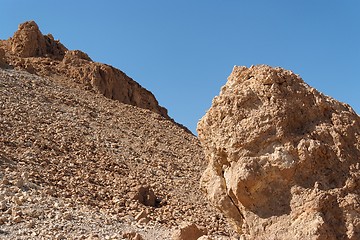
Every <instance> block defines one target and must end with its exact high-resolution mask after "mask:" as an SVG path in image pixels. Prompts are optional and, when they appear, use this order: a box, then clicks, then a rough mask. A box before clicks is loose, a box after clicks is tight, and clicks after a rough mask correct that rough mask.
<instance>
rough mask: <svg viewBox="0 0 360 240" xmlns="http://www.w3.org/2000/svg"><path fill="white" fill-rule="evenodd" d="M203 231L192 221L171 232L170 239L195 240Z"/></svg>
mask: <svg viewBox="0 0 360 240" xmlns="http://www.w3.org/2000/svg"><path fill="white" fill-rule="evenodd" d="M204 234H205V233H204V232H203V231H202V230H200V229H199V228H198V227H197V226H196V224H194V223H184V224H183V225H182V226H180V228H179V229H177V230H175V231H174V233H173V234H172V238H171V239H172V240H197V239H198V238H199V237H201V236H203V235H204Z"/></svg>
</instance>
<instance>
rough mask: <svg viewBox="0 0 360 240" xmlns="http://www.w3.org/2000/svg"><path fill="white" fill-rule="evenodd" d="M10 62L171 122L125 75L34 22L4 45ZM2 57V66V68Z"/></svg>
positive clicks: (146, 94) (12, 64) (31, 71)
mask: <svg viewBox="0 0 360 240" xmlns="http://www.w3.org/2000/svg"><path fill="white" fill-rule="evenodd" d="M1 49H4V50H6V54H5V56H4V61H5V60H6V61H7V62H8V63H9V64H10V65H11V66H13V67H15V68H16V69H22V70H26V71H28V72H29V73H34V74H37V75H40V76H47V77H51V78H54V79H57V80H59V79H60V80H61V81H70V82H76V83H80V86H83V88H84V89H87V90H92V91H95V92H98V93H100V94H103V95H104V96H105V97H107V98H110V99H114V100H118V101H120V102H122V103H126V104H130V105H134V106H137V107H140V108H144V109H149V110H151V111H153V112H156V113H158V114H160V115H161V116H163V117H165V118H167V119H170V117H169V116H168V114H167V110H166V109H165V108H163V107H161V106H160V105H159V103H158V101H157V100H156V98H155V96H154V95H153V94H152V93H151V92H150V91H148V90H146V89H145V88H143V87H142V86H140V84H138V83H137V82H136V81H134V80H133V79H131V78H130V77H128V76H127V75H126V74H125V73H124V72H122V71H120V70H118V69H116V68H114V67H112V66H109V65H106V64H101V63H97V62H93V61H92V59H91V58H90V57H89V56H88V55H87V54H86V53H84V52H82V51H79V50H75V51H69V50H68V49H67V48H66V47H65V46H64V45H63V44H61V43H60V41H58V40H54V37H53V36H52V35H51V34H48V35H43V34H42V33H41V31H40V29H39V27H38V25H37V24H36V23H35V22H34V21H28V22H25V23H23V24H20V25H19V28H18V30H17V31H16V32H15V34H14V36H13V37H12V38H10V39H8V40H6V41H1V42H0V51H1ZM1 62H2V60H1V53H0V64H1Z"/></svg>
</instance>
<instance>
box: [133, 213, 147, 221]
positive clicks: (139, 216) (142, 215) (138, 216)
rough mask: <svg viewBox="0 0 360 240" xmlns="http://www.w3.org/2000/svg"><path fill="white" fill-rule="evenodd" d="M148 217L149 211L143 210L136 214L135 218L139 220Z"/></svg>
mask: <svg viewBox="0 0 360 240" xmlns="http://www.w3.org/2000/svg"><path fill="white" fill-rule="evenodd" d="M146 217H147V213H146V210H142V211H141V212H140V213H139V214H138V215H136V216H135V220H136V221H139V220H140V219H142V218H146Z"/></svg>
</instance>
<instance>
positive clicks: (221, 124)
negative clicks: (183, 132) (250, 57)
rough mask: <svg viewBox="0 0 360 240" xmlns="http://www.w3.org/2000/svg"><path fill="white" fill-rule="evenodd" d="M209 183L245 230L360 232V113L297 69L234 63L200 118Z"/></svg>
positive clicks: (332, 235)
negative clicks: (308, 81)
mask: <svg viewBox="0 0 360 240" xmlns="http://www.w3.org/2000/svg"><path fill="white" fill-rule="evenodd" d="M197 130H198V133H199V139H200V141H201V144H202V145H203V147H204V150H205V154H206V158H207V159H208V161H209V164H208V167H207V170H206V171H205V173H204V174H203V176H202V180H201V181H202V186H203V188H204V190H205V192H206V193H207V195H208V197H209V199H210V200H211V201H212V203H213V204H214V205H215V206H217V207H218V208H219V209H221V210H222V211H223V213H224V214H225V215H226V216H227V217H228V219H229V220H230V221H231V222H232V223H233V225H234V227H235V228H236V229H237V231H238V232H239V233H240V234H242V237H243V238H245V239H360V221H359V219H360V207H359V206H360V190H359V189H360V118H359V116H358V115H357V114H356V113H355V112H354V111H353V110H352V109H351V107H350V106H348V105H346V104H343V103H340V102H338V101H336V100H334V99H332V98H330V97H327V96H324V95H323V94H321V93H319V92H318V91H316V90H315V89H314V88H311V87H310V86H308V85H307V84H306V83H305V82H304V81H303V80H302V79H301V78H300V77H299V76H297V75H295V74H294V73H292V72H291V71H287V70H284V69H281V68H271V67H269V66H264V65H261V66H252V67H250V68H246V67H234V69H233V72H232V73H231V75H230V77H229V78H228V82H227V83H226V85H225V86H224V87H222V89H221V92H220V95H219V96H217V97H215V98H214V100H213V103H212V106H211V108H210V109H209V111H208V112H207V113H206V115H205V116H204V117H203V118H202V119H201V121H200V122H199V124H198V129H197Z"/></svg>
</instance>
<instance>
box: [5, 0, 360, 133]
mask: <svg viewBox="0 0 360 240" xmlns="http://www.w3.org/2000/svg"><path fill="white" fill-rule="evenodd" d="M359 13H360V1H359V0H302V1H289V0H273V1H270V0H253V1H241V0H237V1H236V0H192V1H190V0H182V1H175V0H174V1H171V0H161V1H157V0H152V1H148V0H143V1H138V0H127V1H125V0H113V1H106V0H103V1H93V0H88V1H81V0H65V1H49V0H46V1H45V0H37V1H28V0H21V1H20V0H0V24H1V31H0V38H1V39H7V38H8V37H10V36H12V34H13V33H14V32H15V31H16V29H17V26H18V24H19V23H21V22H24V21H26V20H35V21H36V22H37V23H38V25H39V27H40V29H41V31H42V32H43V33H44V34H47V33H52V34H53V35H54V37H55V39H60V41H61V42H62V43H63V44H64V45H65V46H66V47H67V48H69V49H80V50H82V51H84V52H86V53H88V54H89V56H90V57H91V58H92V59H93V60H95V61H98V62H104V63H107V64H110V65H113V66H115V67H117V68H119V69H121V70H122V71H124V72H125V73H126V74H127V75H129V76H130V77H132V78H133V79H134V80H136V81H137V82H139V83H140V84H141V85H142V86H144V87H146V88H147V89H148V90H150V91H151V92H153V93H154V94H155V96H156V98H157V99H158V100H159V102H160V104H161V105H162V106H164V107H166V108H167V109H168V111H169V114H170V116H171V117H173V118H174V119H175V120H176V121H177V122H180V123H182V124H184V125H186V126H187V127H189V128H190V130H191V131H193V132H195V129H196V124H197V122H198V120H199V119H200V118H201V117H202V116H203V115H204V114H205V112H206V110H207V109H208V108H209V107H210V105H211V100H212V98H213V97H214V96H216V95H217V94H218V93H219V90H220V87H221V86H222V85H224V84H225V82H226V79H227V77H228V75H229V74H230V72H231V70H232V68H233V66H234V65H245V66H251V65H255V64H268V65H271V66H281V67H283V68H286V69H290V70H292V71H294V72H295V73H297V74H300V76H301V77H302V78H303V79H304V80H305V81H306V82H307V83H309V84H310V85H312V86H313V87H315V88H317V89H318V90H319V91H321V92H323V93H325V94H326V95H330V96H332V97H334V98H336V99H338V100H340V101H343V102H346V103H348V104H350V105H351V106H352V107H353V108H354V109H355V110H356V111H357V112H358V113H359V112H360V102H359V96H360V94H359V88H360V78H359V72H360V14H359Z"/></svg>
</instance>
